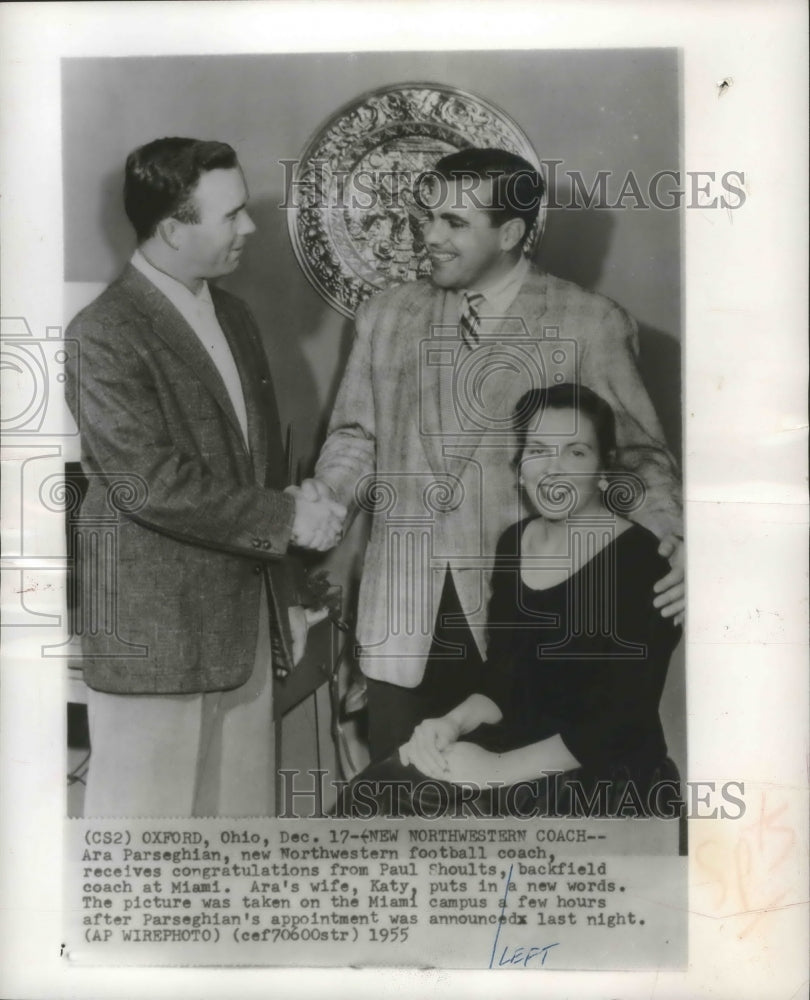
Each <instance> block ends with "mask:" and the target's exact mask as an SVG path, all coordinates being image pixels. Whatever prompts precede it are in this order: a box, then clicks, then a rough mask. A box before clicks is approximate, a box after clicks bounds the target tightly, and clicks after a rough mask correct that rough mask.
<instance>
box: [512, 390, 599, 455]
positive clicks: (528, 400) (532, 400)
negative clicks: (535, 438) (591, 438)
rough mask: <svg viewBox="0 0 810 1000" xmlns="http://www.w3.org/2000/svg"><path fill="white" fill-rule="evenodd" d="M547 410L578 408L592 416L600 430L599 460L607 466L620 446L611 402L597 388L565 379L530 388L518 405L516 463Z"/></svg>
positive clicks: (594, 425)
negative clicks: (594, 389) (598, 392)
mask: <svg viewBox="0 0 810 1000" xmlns="http://www.w3.org/2000/svg"><path fill="white" fill-rule="evenodd" d="M546 410H575V411H576V412H577V413H581V414H583V415H584V416H586V417H588V418H589V419H590V421H591V423H592V424H593V429H594V431H595V433H596V442H597V445H598V447H599V461H600V462H601V464H602V466H603V468H605V469H607V468H608V465H609V463H610V459H611V456H612V454H613V452H615V450H616V418H615V416H614V414H613V410H612V409H611V407H610V404H609V403H606V402H605V400H604V399H602V397H601V396H599V395H597V394H596V393H595V392H594V391H593V389H589V388H588V387H587V386H585V385H575V384H574V383H573V382H563V383H561V384H560V385H552V386H549V387H548V388H547V389H529V391H528V392H524V394H523V395H522V396H521V397H520V399H519V400H518V401H517V403H516V405H515V410H514V415H513V427H514V429H515V433H516V435H517V440H518V448H517V454H516V455H515V460H514V461H515V465H516V466H517V465H518V464H519V462H520V458H521V455H522V454H523V449H524V448H525V447H526V438H527V437H528V435H529V432H530V430H531V429H532V428H534V427H536V426H537V423H538V420H539V419H540V417H542V415H543V413H544V412H545V411H546Z"/></svg>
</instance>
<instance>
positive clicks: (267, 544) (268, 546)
mask: <svg viewBox="0 0 810 1000" xmlns="http://www.w3.org/2000/svg"><path fill="white" fill-rule="evenodd" d="M262 548H263V549H269V548H272V544H271V543H270V542H262Z"/></svg>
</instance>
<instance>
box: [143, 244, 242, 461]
mask: <svg viewBox="0 0 810 1000" xmlns="http://www.w3.org/2000/svg"><path fill="white" fill-rule="evenodd" d="M132 266H133V267H136V268H137V269H138V270H139V271H140V272H141V274H142V275H143V276H144V277H145V278H148V279H149V281H151V282H152V284H153V285H154V286H155V287H156V288H157V289H158V291H160V292H162V293H163V294H164V295H165V296H166V298H167V299H168V300H169V302H171V304H172V305H173V306H174V307H175V309H177V311H178V312H179V313H180V315H181V316H182V317H183V319H184V320H185V321H186V322H187V323H188V325H189V326H190V327H191V329H192V330H193V331H194V332H195V333H196V334H197V337H198V338H199V340H200V343H201V344H202V345H203V347H204V348H205V350H206V351H207V352H208V355H209V357H210V358H211V360H212V361H213V362H214V367H215V368H216V370H217V371H218V372H219V375H220V378H221V379H222V381H223V383H224V384H225V388H226V390H227V392H228V396H229V397H230V400H231V403H232V404H233V408H234V410H235V411H236V417H237V419H238V421H239V426H240V427H241V428H242V436H243V437H244V439H245V444H247V442H248V424H247V408H246V406H245V396H244V393H243V391H242V381H241V379H240V378H239V371H238V369H237V367H236V362H235V361H234V360H233V354H232V353H231V348H230V346H229V344H228V341H227V339H226V337H225V334H224V333H223V332H222V327H221V326H220V325H219V320H218V319H217V314H216V312H215V311H214V303H213V302H212V300H211V290H210V289H209V287H208V282H207V281H203V283H202V287H201V288H200V291H199V292H198V293H197V294H196V295H195V294H194V292H192V291H190V290H189V289H188V288H186V286H185V285H184V284H183V283H182V282H181V281H178V280H177V279H176V278H173V277H171V275H169V274H166V272H165V271H160V270H158V268H156V267H155V266H154V265H153V264H150V263H149V261H148V260H147V259H146V257H144V255H143V254H142V253H141V251H140V250H136V251H135V253H134V254H133V255H132Z"/></svg>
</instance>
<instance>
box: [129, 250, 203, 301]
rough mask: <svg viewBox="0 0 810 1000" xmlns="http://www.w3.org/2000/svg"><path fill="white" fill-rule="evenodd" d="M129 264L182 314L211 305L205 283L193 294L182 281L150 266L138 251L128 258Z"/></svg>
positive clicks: (152, 265)
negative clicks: (189, 309)
mask: <svg viewBox="0 0 810 1000" xmlns="http://www.w3.org/2000/svg"><path fill="white" fill-rule="evenodd" d="M130 263H131V264H132V266H133V267H134V268H136V269H137V270H138V271H140V272H141V274H142V275H143V276H144V277H145V278H148V279H149V281H151V282H152V284H153V285H154V286H155V287H156V288H157V289H158V291H160V292H163V294H164V295H165V296H166V298H167V299H168V300H169V301H170V302H171V303H172V305H173V306H175V307H176V308H177V309H179V310H180V312H181V313H183V314H185V311H186V310H187V309H188V308H190V307H191V308H194V309H199V308H200V307H201V306H202V307H205V306H211V305H212V304H213V303H212V301H211V290H210V289H209V287H208V282H207V281H203V283H202V287H201V288H200V290H199V292H197V293H196V294H195V293H194V292H192V291H191V289H189V288H186V286H185V285H184V284H183V282H182V281H178V280H177V278H173V277H172V276H171V275H170V274H167V273H166V272H165V271H160V270H158V268H156V267H155V265H154V264H151V263H150V262H149V261H148V260H147V259H146V257H144V255H143V254H142V253H141V251H140V250H136V251H135V253H134V254H133V255H132V257H131V258H130Z"/></svg>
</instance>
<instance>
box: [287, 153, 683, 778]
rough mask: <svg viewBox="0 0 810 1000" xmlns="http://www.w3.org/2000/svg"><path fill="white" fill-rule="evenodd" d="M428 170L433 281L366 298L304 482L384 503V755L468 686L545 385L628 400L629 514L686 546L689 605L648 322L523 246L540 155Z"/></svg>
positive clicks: (376, 641)
mask: <svg viewBox="0 0 810 1000" xmlns="http://www.w3.org/2000/svg"><path fill="white" fill-rule="evenodd" d="M493 178H495V179H494V180H493ZM429 181H430V183H429V185H428V187H427V188H426V189H425V190H423V192H422V199H423V207H425V208H426V209H427V216H426V219H427V221H426V223H425V226H424V230H423V237H424V241H425V244H426V247H427V250H428V253H429V255H430V257H431V262H432V264H433V273H432V278H431V280H430V281H427V280H423V281H417V282H414V283H409V284H405V285H402V286H400V287H397V288H394V289H392V290H389V291H386V292H383V293H382V294H380V295H377V296H375V297H373V298H372V299H371V300H369V301H368V302H366V303H364V304H363V306H361V308H360V309H359V310H358V313H357V338H356V342H355V345H354V349H353V351H352V354H351V357H350V359H349V363H348V367H347V369H346V372H345V374H344V377H343V381H342V384H341V386H340V390H339V392H338V396H337V400H336V403H335V407H334V412H333V413H332V417H331V420H330V423H329V430H328V437H327V440H326V442H325V444H324V446H323V448H322V450H321V454H320V458H319V460H318V463H317V467H316V470H315V478H314V479H313V480H311V481H308V483H306V484H305V489H306V491H307V493H308V494H309V495H312V496H314V495H316V494H317V495H322V496H329V497H336V498H337V499H339V500H340V501H341V502H342V503H344V504H347V505H350V506H352V507H354V508H356V507H357V506H361V507H366V508H367V509H369V510H370V511H372V515H373V516H372V527H371V537H370V540H369V543H368V547H367V550H366V555H365V563H364V568H363V577H362V581H361V591H360V606H359V611H358V629H357V637H358V644H359V652H360V657H361V659H360V662H361V666H362V669H363V672H364V673H365V674H366V676H367V678H368V707H369V742H370V750H371V755H372V759H376V758H379V757H382V756H385V755H386V754H387V753H390V752H391V751H392V750H393V749H394V748H395V747H396V746H397V745H399V744H401V743H402V742H404V741H405V740H407V739H408V738H409V737H410V735H411V731H412V729H413V726H414V725H415V724H416V723H418V722H419V721H420V720H421V719H422V718H425V717H426V716H428V715H438V714H442V713H443V712H444V711H447V710H448V709H449V708H451V707H453V706H454V705H455V704H457V703H458V702H459V701H460V700H461V699H462V698H464V697H465V696H466V695H467V694H468V693H469V690H468V689H465V684H467V681H466V678H467V677H474V674H475V671H474V669H473V667H474V662H473V661H478V659H479V654H480V653H481V652H482V651H483V639H484V634H485V633H484V625H485V618H486V608H487V600H488V586H489V577H490V573H491V567H492V558H493V553H494V551H495V543H496V541H497V539H498V537H499V535H500V534H501V532H502V531H503V530H504V528H505V527H506V526H508V525H509V524H510V523H513V522H514V521H516V520H518V519H519V518H520V517H521V516H523V514H524V513H525V512H524V511H523V509H522V507H521V501H520V498H519V495H518V492H517V490H516V486H515V474H514V470H513V469H512V468H510V460H511V458H512V447H513V445H512V444H511V439H510V436H509V429H510V425H511V417H512V411H513V409H514V406H515V403H516V401H517V400H518V399H519V397H520V396H521V395H522V394H523V393H524V392H525V391H526V389H528V388H531V387H532V386H533V385H542V384H546V383H549V384H550V383H554V382H562V381H566V382H578V383H581V384H583V385H587V386H589V387H590V388H591V389H593V390H594V391H596V392H597V393H599V395H600V396H602V397H603V398H604V399H606V400H607V401H608V402H609V403H610V404H611V406H612V407H613V408H614V410H615V412H616V418H617V428H618V437H619V444H620V454H619V456H618V462H619V465H620V466H621V467H622V468H623V469H624V470H626V472H627V473H629V474H630V475H628V476H626V480H627V482H628V483H629V484H630V492H632V491H633V484H636V485H637V486H638V490H639V492H640V495H641V494H643V495H644V501H643V504H642V505H641V506H640V507H639V508H638V509H637V510H635V512H634V513H631V514H630V516H632V517H635V518H636V519H637V520H638V521H640V522H642V523H644V524H645V525H646V526H647V527H649V528H650V529H651V530H653V531H654V532H655V533H656V534H657V535H658V536H659V537H660V538H662V539H664V542H663V543H662V551H663V552H664V554H666V555H667V556H674V557H675V559H674V562H675V563H676V565H675V566H674V568H673V571H672V573H670V574H669V575H668V576H667V577H666V578H665V579H664V580H663V581H661V583H660V584H659V585H658V588H657V589H658V590H659V596H658V597H657V598H656V604H657V605H658V606H659V607H661V608H662V609H663V612H664V613H665V614H666V615H680V614H681V613H682V608H683V586H682V580H683V572H682V569H681V568H680V566H679V565H678V561H679V558H680V555H681V545H680V542H679V540H678V538H677V537H676V536H679V535H680V532H681V506H680V490H679V486H678V475H677V470H676V467H675V463H674V461H673V459H672V457H671V455H670V454H669V452H668V451H667V450H666V447H665V445H664V442H663V434H662V431H661V427H660V425H659V422H658V419H657V417H656V414H655V412H654V409H653V407H652V404H651V403H650V400H649V398H648V396H647V393H646V391H645V389H644V386H643V384H642V382H641V379H640V377H639V374H638V370H637V367H636V354H637V333H636V328H635V325H634V324H633V322H632V320H631V319H630V318H629V317H628V316H627V315H626V313H624V312H623V311H622V310H621V309H620V308H619V307H618V306H617V305H615V304H614V303H613V302H611V301H610V300H608V299H606V298H604V297H602V296H600V295H595V294H592V293H589V292H585V291H583V290H582V289H580V288H578V287H577V286H576V285H573V284H571V283H569V282H566V281H562V280H560V279H557V278H554V277H552V276H551V275H548V274H540V273H537V272H536V271H534V270H532V269H531V268H530V266H529V264H528V261H527V260H526V259H525V257H523V255H522V253H521V248H522V243H523V241H524V240H525V238H526V236H527V234H528V232H529V230H530V228H531V226H532V224H533V221H534V219H535V218H536V215H537V211H538V206H539V201H540V198H541V196H542V193H543V188H542V183H543V182H542V178H541V177H540V176H539V174H538V173H537V172H536V171H535V170H534V169H533V168H532V167H531V165H530V164H529V163H528V162H526V161H525V160H523V159H522V158H520V157H517V156H514V155H513V154H509V153H504V152H501V151H499V150H466V151H463V152H461V153H457V154H452V155H451V156H448V157H445V158H444V159H443V160H441V161H440V162H439V163H438V164H437V166H436V168H435V171H434V172H433V173H432V176H431V177H430V178H429ZM471 310H472V311H471ZM631 506H632V504H631ZM439 608H440V609H441V614H440V615H439V617H438V618H437V617H436V616H437V609H439ZM468 626H469V627H468ZM470 630H471V631H472V635H470ZM426 664H428V665H429V666H428V673H427V674H426ZM439 667H440V669H439Z"/></svg>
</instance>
